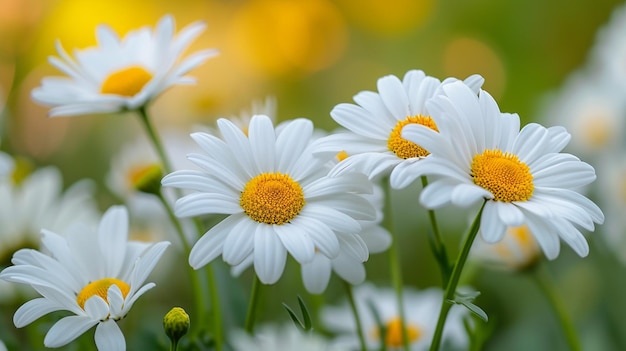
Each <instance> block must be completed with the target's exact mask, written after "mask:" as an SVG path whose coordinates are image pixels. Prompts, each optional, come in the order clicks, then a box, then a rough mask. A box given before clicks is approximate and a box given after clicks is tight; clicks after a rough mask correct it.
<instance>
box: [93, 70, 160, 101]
mask: <svg viewBox="0 0 626 351" xmlns="http://www.w3.org/2000/svg"><path fill="white" fill-rule="evenodd" d="M151 79H152V74H151V73H150V72H148V71H147V70H146V69H145V68H142V67H139V66H131V67H128V68H124V69H122V70H119V71H117V72H113V73H111V74H110V75H109V76H108V77H107V78H106V79H105V80H104V82H103V83H102V87H100V92H101V93H102V94H114V95H121V96H126V97H132V96H135V95H136V94H137V93H139V92H140V91H141V89H143V87H144V85H146V83H148V82H149V81H150V80H151Z"/></svg>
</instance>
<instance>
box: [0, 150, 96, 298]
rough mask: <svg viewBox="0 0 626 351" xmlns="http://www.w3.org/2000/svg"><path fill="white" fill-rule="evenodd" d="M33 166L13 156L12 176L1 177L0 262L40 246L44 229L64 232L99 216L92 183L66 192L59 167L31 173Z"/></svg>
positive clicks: (82, 184)
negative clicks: (70, 226) (78, 222)
mask: <svg viewBox="0 0 626 351" xmlns="http://www.w3.org/2000/svg"><path fill="white" fill-rule="evenodd" d="M30 167H32V166H29V164H28V162H27V161H24V160H22V159H11V170H10V176H6V177H4V178H0V199H2V201H0V223H2V225H0V264H2V263H4V262H8V259H9V258H10V256H11V255H12V254H13V252H14V251H16V250H18V249H20V248H23V247H38V246H39V245H38V243H39V237H40V235H39V233H40V231H41V228H48V229H49V230H53V231H59V232H63V231H65V230H66V229H67V228H68V227H69V225H70V224H71V223H73V222H75V221H81V222H86V223H92V224H95V223H96V222H97V218H98V216H99V211H98V208H97V205H96V201H95V198H94V187H93V183H92V182H90V181H88V180H82V181H79V182H77V183H75V184H73V185H72V186H70V187H69V188H67V189H66V190H65V191H64V190H63V180H62V176H61V173H60V172H59V170H58V169H57V168H55V167H51V166H50V167H44V168H40V169H37V170H35V171H34V172H32V173H29V172H30V170H29V168H30ZM0 295H2V294H0Z"/></svg>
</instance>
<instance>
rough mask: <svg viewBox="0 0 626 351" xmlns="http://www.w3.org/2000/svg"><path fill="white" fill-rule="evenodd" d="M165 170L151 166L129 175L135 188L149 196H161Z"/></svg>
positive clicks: (137, 169) (139, 168) (154, 165)
mask: <svg viewBox="0 0 626 351" xmlns="http://www.w3.org/2000/svg"><path fill="white" fill-rule="evenodd" d="M161 178H163V170H162V169H161V166H160V165H158V164H149V165H147V166H142V167H138V168H136V169H134V170H132V172H131V174H130V175H129V180H130V183H131V184H132V186H133V188H135V189H137V190H139V191H141V192H144V193H148V194H155V195H157V194H159V192H160V191H161Z"/></svg>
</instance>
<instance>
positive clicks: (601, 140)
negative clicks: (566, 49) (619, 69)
mask: <svg viewBox="0 0 626 351" xmlns="http://www.w3.org/2000/svg"><path fill="white" fill-rule="evenodd" d="M590 73H591V72H587V71H580V72H577V73H576V74H574V75H572V76H571V77H569V78H568V79H567V81H566V82H565V84H564V85H563V86H562V87H561V88H560V89H559V91H557V92H555V93H553V94H552V95H549V96H547V97H546V99H545V100H546V101H545V103H544V106H543V107H542V109H541V112H540V116H539V118H540V119H541V120H543V121H547V122H550V123H553V124H555V125H560V126H563V127H565V128H566V129H567V130H568V131H570V132H571V133H572V142H571V143H570V144H569V145H568V149H569V150H571V151H572V152H575V153H576V154H577V155H581V156H582V157H584V158H589V159H596V158H597V156H598V153H602V152H604V151H606V150H608V149H613V148H618V147H620V143H621V142H622V141H623V140H624V130H625V128H626V124H625V123H624V115H626V99H624V96H625V95H624V93H623V91H622V90H619V89H615V87H614V86H612V85H609V84H606V82H604V81H602V80H600V79H599V78H598V76H597V75H592V74H590Z"/></svg>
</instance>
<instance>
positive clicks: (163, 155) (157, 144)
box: [137, 106, 174, 174]
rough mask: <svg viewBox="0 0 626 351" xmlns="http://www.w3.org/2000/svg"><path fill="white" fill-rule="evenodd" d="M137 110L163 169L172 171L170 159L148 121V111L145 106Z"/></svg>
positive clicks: (168, 171) (167, 171) (167, 172)
mask: <svg viewBox="0 0 626 351" xmlns="http://www.w3.org/2000/svg"><path fill="white" fill-rule="evenodd" d="M137 112H138V113H139V117H140V119H141V122H143V125H144V127H145V128H146V132H147V133H148V136H149V137H150V140H152V144H153V145H154V148H155V149H156V151H157V154H158V155H159V158H160V159H161V162H162V163H163V170H164V171H165V173H166V174H170V173H172V171H173V170H174V168H173V167H172V164H171V163H170V160H169V158H168V157H167V154H166V153H165V148H164V147H163V143H162V142H161V138H159V135H158V134H157V133H156V131H155V130H154V128H153V127H152V123H151V122H150V117H148V112H147V111H146V107H145V106H142V107H140V108H139V109H138V110H137Z"/></svg>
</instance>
